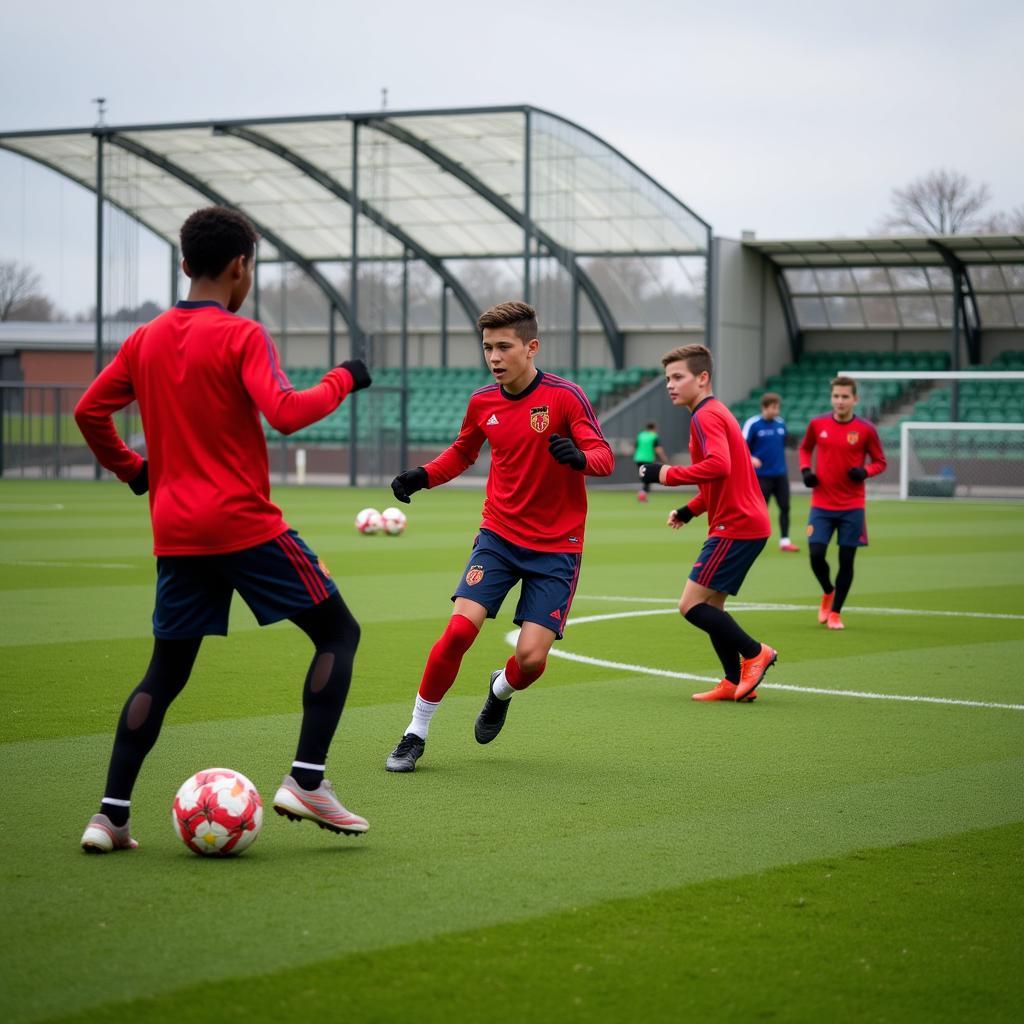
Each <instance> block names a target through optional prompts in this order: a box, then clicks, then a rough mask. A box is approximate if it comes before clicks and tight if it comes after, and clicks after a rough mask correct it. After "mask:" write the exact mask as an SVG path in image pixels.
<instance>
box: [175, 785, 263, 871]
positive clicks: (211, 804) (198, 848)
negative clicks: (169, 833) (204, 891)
mask: <svg viewBox="0 0 1024 1024" xmlns="http://www.w3.org/2000/svg"><path fill="white" fill-rule="evenodd" d="M171 820H172V821H173V822H174V830H175V831H176V832H177V833H178V838H180V839H181V841H182V842H183V843H184V844H185V845H186V846H187V847H188V848H189V849H190V850H191V851H192V852H193V853H198V854H201V855H202V856H206V857H230V856H232V855H234V854H239V853H242V852H243V851H244V850H247V849H248V848H249V847H250V846H252V844H253V842H255V840H256V837H257V836H258V835H259V834H260V828H261V827H262V826H263V801H262V800H261V799H260V795H259V793H258V792H257V791H256V787H255V786H254V785H253V784H252V783H251V782H250V781H249V780H248V779H247V778H246V777H245V776H244V775H243V774H242V773H241V772H235V771H232V770H231V769H230V768H207V769H205V771H201V772H196V773H195V775H193V776H192V778H190V779H186V780H185V782H183V783H182V785H181V789H179V790H178V792H177V795H176V796H175V797H174V806H173V807H172V808H171Z"/></svg>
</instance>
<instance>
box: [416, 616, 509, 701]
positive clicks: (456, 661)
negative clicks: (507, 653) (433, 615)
mask: <svg viewBox="0 0 1024 1024" xmlns="http://www.w3.org/2000/svg"><path fill="white" fill-rule="evenodd" d="M479 632H480V631H479V630H478V629H477V628H476V626H474V625H473V623H472V622H470V621H469V619H467V618H466V616H465V615H453V616H452V617H451V618H450V619H449V620H448V625H447V626H446V627H445V631H444V632H443V633H442V634H441V636H440V638H439V639H438V641H437V643H436V644H434V646H433V647H431V648H430V655H429V656H428V657H427V664H426V667H425V668H424V669H423V679H422V680H420V689H419V694H420V696H421V697H422V698H423V699H424V700H429V701H430V702H431V703H432V704H437V703H438V702H439V701H440V700H441V698H442V697H443V696H444V695H445V694H446V693H447V692H448V691H449V690H450V689H451V686H452V683H454V682H455V677H456V676H457V675H458V674H459V666H460V665H461V664H462V656H463V655H464V654H465V653H466V651H468V650H469V649H470V647H472V646H473V641H474V640H475V639H476V635H477V633H479ZM513 660H514V659H513Z"/></svg>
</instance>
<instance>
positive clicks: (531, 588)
mask: <svg viewBox="0 0 1024 1024" xmlns="http://www.w3.org/2000/svg"><path fill="white" fill-rule="evenodd" d="M582 561H583V555H582V554H581V553H579V552H568V551H567V552H560V551H559V552H551V551H534V550H533V549H532V548H523V547H520V546H519V545H518V544H512V543H510V542H509V541H507V540H505V539H504V538H502V537H499V536H498V535H497V534H496V533H492V532H491V531H490V530H481V531H480V533H479V534H478V535H477V538H476V541H474V543H473V552H472V554H470V556H469V561H468V562H467V563H466V569H465V571H464V572H463V574H462V579H461V580H459V585H458V586H457V587H456V588H455V593H454V594H452V600H453V601H454V600H455V599H456V598H457V597H465V598H468V599H469V600H470V601H476V603H477V604H482V605H483V606H484V607H485V608H486V609H487V618H489V619H493V618H495V617H496V616H497V614H498V610H499V609H500V608H501V602H502V601H504V600H505V595H506V594H508V592H509V591H510V590H511V589H512V588H513V587H514V586H515V585H516V584H517V583H518V582H519V581H520V580H522V582H523V588H522V591H521V593H520V595H519V604H518V605H516V614H515V616H514V618H513V620H512V621H513V622H515V624H516V625H517V626H521V625H522V624H523V623H524V622H536V623H538V624H539V625H541V626H546V627H547V628H548V629H550V630H551V631H552V632H553V633H554V634H555V635H556V636H557V637H558V639H559V640H561V639H562V631H563V629H564V628H565V620H566V619H567V618H568V617H569V608H570V607H571V605H572V599H573V595H574V594H575V593H576V584H577V583H578V582H579V578H580V564H581V562H582Z"/></svg>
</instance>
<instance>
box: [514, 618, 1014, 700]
mask: <svg viewBox="0 0 1024 1024" xmlns="http://www.w3.org/2000/svg"><path fill="white" fill-rule="evenodd" d="M678 614H679V612H678V609H676V608H652V609H650V610H649V611H631V612H610V613H609V614H607V615H583V616H580V617H579V618H576V617H573V618H571V619H570V620H569V625H570V626H582V625H585V624H586V623H588V622H608V621H610V620H612V619H636V618H643V617H646V616H648V615H678ZM518 637H519V630H518V629H513V630H510V631H509V632H508V633H506V634H505V641H506V643H508V644H510V645H511V646H513V647H515V645H516V641H517V639H518ZM550 655H551V656H552V657H555V658H564V659H565V660H566V661H575V662H578V663H580V664H582V665H594V666H596V667H598V668H611V669H616V670H618V671H620V672H630V673H635V674H638V675H646V676H659V677H661V678H664V679H687V680H690V681H691V682H696V683H717V682H718V678H717V677H716V676H698V675H693V674H692V673H690V672H673V671H671V670H669V669H664V668H650V667H649V666H647V665H634V664H631V663H629V662H623V661H608V660H606V659H604V658H592V657H590V656H589V655H586V654H573V653H572V652H571V651H562V650H558V649H557V648H555V647H552V648H551V651H550ZM759 689H765V690H788V691H790V692H793V693H813V694H817V695H820V696H823V697H855V698H859V699H861V700H894V701H902V702H905V703H908V704H947V705H952V706H955V707H968V708H994V709H996V710H1002V711H1024V704H998V703H996V702H994V701H984V700H956V699H955V698H952V697H921V696H915V695H912V694H898V693H873V692H871V691H869V690H829V689H825V688H824V687H819V686H795V685H793V684H790V683H761V686H760V687H759Z"/></svg>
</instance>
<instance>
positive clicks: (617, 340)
mask: <svg viewBox="0 0 1024 1024" xmlns="http://www.w3.org/2000/svg"><path fill="white" fill-rule="evenodd" d="M365 123H366V124H367V125H368V126H369V127H371V128H374V129H375V130H377V131H379V132H383V133H384V134H385V135H389V136H390V137H391V138H393V139H397V140H398V141H399V142H402V143H404V144H405V145H407V146H409V147H411V148H412V149H415V150H416V151H417V152H419V153H422V154H423V155H424V156H425V157H427V159H428V160H430V161H432V162H433V163H435V164H437V166H438V167H440V168H441V169H442V170H444V171H447V172H448V173H449V174H451V175H452V176H453V177H455V178H457V179H458V180H459V181H461V182H462V183H463V184H464V185H466V186H468V187H469V188H470V189H472V190H473V191H474V192H475V193H476V194H477V195H478V196H480V197H481V198H482V199H485V200H486V201H487V202H488V203H490V204H491V205H492V206H493V207H494V208H495V209H496V210H499V211H500V212H501V213H502V214H504V215H505V216H506V217H508V219H509V220H511V221H512V223H513V224H516V225H517V226H518V227H520V228H523V229H524V230H525V228H526V218H525V216H524V215H523V213H522V211H520V210H517V209H516V208H515V207H514V206H513V205H512V204H511V203H510V202H509V201H508V200H507V199H506V198H505V197H504V196H501V195H499V194H498V193H497V192H495V191H494V190H493V189H492V188H489V187H488V186H487V185H485V184H484V183H483V181H481V180H480V179H479V178H478V177H477V176H476V175H475V174H473V173H472V172H471V171H469V170H468V169H467V168H466V167H465V166H464V165H463V164H460V163H458V162H457V161H455V160H453V159H452V158H451V157H449V156H447V155H446V154H445V153H442V152H441V151H440V150H439V149H437V147H436V146H433V145H431V144H430V143H429V142H427V141H426V140H425V139H421V138H420V137H419V136H418V135H414V134H413V133H412V132H410V131H409V130H408V129H407V128H404V127H401V126H399V125H397V124H394V123H393V122H391V121H389V120H387V119H385V118H381V117H368V118H367V119H366V121H365ZM531 227H532V235H533V237H534V238H535V239H536V240H537V241H538V242H539V243H540V244H541V245H543V246H544V247H545V248H546V249H547V250H548V251H549V252H550V253H551V255H552V256H553V257H554V258H555V259H556V260H558V262H559V263H560V264H561V265H562V266H563V267H564V268H565V269H566V270H567V271H568V272H569V273H570V274H571V273H572V268H573V261H574V259H575V256H574V254H573V253H572V252H570V251H569V250H568V249H566V248H565V247H564V246H562V245H559V244H558V243H557V242H556V241H555V240H554V238H552V237H551V236H550V235H549V234H548V233H547V232H545V231H543V230H542V229H541V228H539V227H538V226H537V225H536V224H534V225H532V226H531ZM577 275H578V279H579V283H580V287H581V288H582V289H583V291H584V292H585V293H586V296H587V298H588V299H589V300H590V304H591V305H592V306H593V307H594V312H595V313H597V318H598V320H599V321H600V323H601V327H602V328H603V330H604V333H605V337H606V338H607V339H608V346H609V348H610V349H611V352H612V358H613V360H614V362H615V365H616V367H618V368H619V369H621V368H622V366H623V365H624V363H625V354H626V343H625V337H624V336H623V333H622V331H620V330H619V326H618V324H617V323H616V321H615V317H614V315H613V314H612V311H611V309H610V308H609V306H608V303H607V302H606V301H605V299H604V296H603V295H602V294H601V292H600V291H599V290H598V288H597V286H596V285H595V284H594V282H593V281H592V280H591V278H590V276H589V275H588V274H587V273H586V271H585V270H583V269H582V268H578V270H577Z"/></svg>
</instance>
